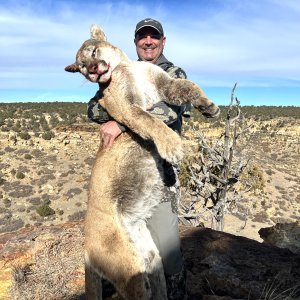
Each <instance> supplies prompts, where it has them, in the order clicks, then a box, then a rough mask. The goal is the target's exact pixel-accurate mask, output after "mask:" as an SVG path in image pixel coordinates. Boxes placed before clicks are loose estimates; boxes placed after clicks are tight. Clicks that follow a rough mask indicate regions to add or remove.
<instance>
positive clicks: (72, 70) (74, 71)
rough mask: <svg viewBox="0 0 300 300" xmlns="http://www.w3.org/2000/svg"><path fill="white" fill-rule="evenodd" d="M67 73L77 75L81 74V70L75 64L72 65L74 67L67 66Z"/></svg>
mask: <svg viewBox="0 0 300 300" xmlns="http://www.w3.org/2000/svg"><path fill="white" fill-rule="evenodd" d="M65 71H67V72H71V73H76V72H79V68H78V66H77V65H76V64H75V63H74V64H72V65H69V66H66V67H65Z"/></svg>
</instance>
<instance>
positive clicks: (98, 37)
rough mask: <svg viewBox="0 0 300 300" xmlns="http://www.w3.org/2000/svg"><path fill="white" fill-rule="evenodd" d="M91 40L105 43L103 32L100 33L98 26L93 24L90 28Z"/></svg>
mask: <svg viewBox="0 0 300 300" xmlns="http://www.w3.org/2000/svg"><path fill="white" fill-rule="evenodd" d="M91 38H92V39H95V40H98V41H104V42H106V36H105V34H104V32H103V31H102V29H101V28H100V27H99V26H97V25H95V24H93V25H92V26H91Z"/></svg>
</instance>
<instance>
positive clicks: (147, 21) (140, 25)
mask: <svg viewBox="0 0 300 300" xmlns="http://www.w3.org/2000/svg"><path fill="white" fill-rule="evenodd" d="M144 27H152V28H154V29H155V30H157V31H158V32H159V33H160V34H161V35H162V36H164V30H163V27H162V26H161V24H160V22H158V21H156V20H154V19H151V18H146V19H144V20H142V21H140V22H138V23H137V24H136V27H135V32H134V36H136V34H137V32H138V31H139V30H140V29H142V28H144Z"/></svg>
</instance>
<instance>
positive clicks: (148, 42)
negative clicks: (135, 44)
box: [146, 35, 152, 44]
mask: <svg viewBox="0 0 300 300" xmlns="http://www.w3.org/2000/svg"><path fill="white" fill-rule="evenodd" d="M146 44H152V38H151V35H147V36H146Z"/></svg>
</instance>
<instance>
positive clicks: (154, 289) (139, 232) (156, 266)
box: [126, 221, 168, 300]
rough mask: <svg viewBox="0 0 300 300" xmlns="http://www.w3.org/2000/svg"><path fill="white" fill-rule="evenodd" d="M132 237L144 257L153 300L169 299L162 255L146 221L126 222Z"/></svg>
mask: <svg viewBox="0 0 300 300" xmlns="http://www.w3.org/2000/svg"><path fill="white" fill-rule="evenodd" d="M126 227H127V230H128V232H129V233H130V238H131V239H132V241H133V242H134V244H135V245H136V247H137V249H138V251H139V252H140V254H141V257H143V260H144V264H145V270H146V273H147V275H148V277H149V280H150V286H151V298H150V299H151V300H167V299H168V298H167V286H166V280H165V274H164V269H163V264H162V260H161V257H160V255H159V252H158V249H157V247H156V245H155V243H154V241H153V239H152V236H151V234H150V231H149V229H148V228H147V226H146V222H145V221H140V222H139V223H136V224H130V223H129V224H126Z"/></svg>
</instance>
